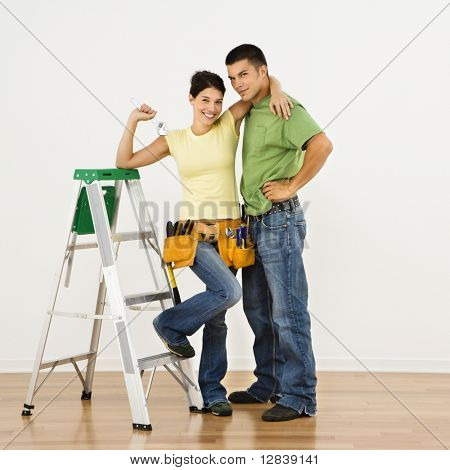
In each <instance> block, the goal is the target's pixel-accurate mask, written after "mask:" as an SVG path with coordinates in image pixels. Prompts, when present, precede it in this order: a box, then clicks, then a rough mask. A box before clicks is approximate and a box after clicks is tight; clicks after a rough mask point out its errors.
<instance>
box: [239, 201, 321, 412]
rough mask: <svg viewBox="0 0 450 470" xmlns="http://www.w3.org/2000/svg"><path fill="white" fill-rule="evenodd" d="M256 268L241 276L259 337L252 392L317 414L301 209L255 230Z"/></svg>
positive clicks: (273, 217) (264, 221) (248, 312)
mask: <svg viewBox="0 0 450 470" xmlns="http://www.w3.org/2000/svg"><path fill="white" fill-rule="evenodd" d="M250 235H251V237H252V238H253V240H254V242H255V248H256V262H255V264H254V265H253V266H250V267H248V268H244V269H243V271H242V287H243V303H244V311H245V314H246V316H247V320H248V322H249V324H250V327H251V328H252V330H253V333H254V334H255V343H254V346H253V352H254V355H255V360H256V369H255V372H254V373H255V376H256V378H257V381H256V382H255V383H254V384H253V385H252V386H251V387H250V388H249V389H248V393H250V394H251V395H252V396H253V397H254V398H256V399H257V400H260V401H262V402H266V401H268V400H269V398H270V397H271V396H272V395H279V396H281V398H280V400H279V401H278V403H279V404H280V405H283V406H286V407H288V408H293V409H294V410H297V411H298V412H306V413H307V414H309V415H315V414H316V383H317V379H316V372H315V360H314V354H313V350H312V342H311V320H310V316H309V312H308V284H307V281H306V274H305V269H304V266H303V259H302V252H303V245H304V240H305V236H306V222H305V217H304V214H303V210H302V208H301V207H298V208H296V209H295V210H293V211H290V210H288V211H280V212H276V213H274V214H270V215H267V216H263V217H262V219H261V220H254V221H253V222H251V224H250Z"/></svg>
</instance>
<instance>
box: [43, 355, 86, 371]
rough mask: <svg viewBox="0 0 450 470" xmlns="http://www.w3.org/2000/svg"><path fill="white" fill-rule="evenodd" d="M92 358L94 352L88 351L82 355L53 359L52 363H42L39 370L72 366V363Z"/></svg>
mask: <svg viewBox="0 0 450 470" xmlns="http://www.w3.org/2000/svg"><path fill="white" fill-rule="evenodd" d="M93 356H95V352H92V351H90V352H87V353H83V354H77V355H76V356H70V357H62V358H60V359H54V360H53V361H47V362H43V363H42V364H41V365H40V367H39V370H42V369H49V368H50V367H56V366H62V365H63V364H72V361H75V362H77V361H85V360H86V359H90V358H91V357H93Z"/></svg>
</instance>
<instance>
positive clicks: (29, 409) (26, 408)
mask: <svg viewBox="0 0 450 470" xmlns="http://www.w3.org/2000/svg"><path fill="white" fill-rule="evenodd" d="M32 410H34V405H27V404H26V403H24V404H23V410H22V416H31V414H32Z"/></svg>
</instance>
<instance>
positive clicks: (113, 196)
mask: <svg viewBox="0 0 450 470" xmlns="http://www.w3.org/2000/svg"><path fill="white" fill-rule="evenodd" d="M74 180H77V181H79V183H78V184H77V190H76V196H75V198H74V202H73V206H72V209H73V211H72V212H71V215H70V223H69V229H68V236H67V239H66V242H65V245H64V251H63V253H64V255H63V259H62V262H60V264H59V265H58V271H57V273H56V275H55V285H54V287H53V291H52V295H51V299H50V305H49V309H48V311H47V315H46V316H45V321H44V326H43V330H42V335H41V339H40V342H39V345H38V350H37V354H36V359H35V362H34V367H33V372H32V375H31V379H30V384H29V387H28V392H27V396H26V399H25V403H24V408H23V411H22V416H31V414H32V410H33V409H34V405H33V400H34V397H35V395H36V393H37V392H38V390H39V389H40V388H41V386H42V385H43V383H44V382H45V381H46V380H47V378H48V376H49V375H50V374H51V373H52V372H53V371H54V369H55V368H56V367H57V366H61V365H64V364H72V365H73V366H74V368H75V371H76V373H77V375H78V377H79V378H80V381H81V383H82V385H83V391H82V395H81V399H82V400H90V399H91V396H92V383H93V379H94V371H95V364H96V359H97V353H98V345H99V339H100V332H101V327H102V322H103V321H104V320H111V321H113V322H114V326H115V331H116V338H117V340H118V344H119V349H120V357H121V360H122V367H123V373H124V377H125V384H126V388H127V393H128V398H129V402H130V407H131V415H132V422H133V428H134V429H140V430H151V429H152V427H151V424H150V418H149V413H148V407H147V401H148V397H149V393H150V389H151V386H152V383H153V377H154V373H155V371H156V368H157V367H160V366H162V367H164V368H165V369H166V370H167V371H168V372H170V374H171V375H172V376H173V377H174V379H175V380H176V381H177V382H178V384H179V385H180V386H181V387H182V388H183V389H184V391H185V392H186V396H187V401H188V404H189V409H190V411H192V412H201V411H202V409H203V399H202V396H201V392H200V388H199V386H198V382H197V379H196V377H195V374H194V369H193V366H192V361H191V360H189V359H184V358H181V357H179V356H176V355H174V354H172V353H170V352H167V353H164V354H159V355H156V356H149V357H144V358H141V359H138V358H137V357H136V355H135V352H134V349H133V344H132V340H131V337H130V334H129V328H128V325H129V314H130V313H132V312H130V310H139V311H142V310H153V311H154V310H155V307H154V306H153V307H152V306H151V305H150V304H152V303H153V304H154V303H155V302H156V303H158V302H159V304H160V307H161V311H162V310H165V309H167V308H170V307H172V306H173V305H174V302H175V298H174V293H173V290H172V287H171V285H170V282H169V277H168V272H167V270H168V269H171V268H168V267H167V266H166V265H165V263H164V262H163V261H162V256H161V250H160V248H159V245H158V240H157V236H156V232H155V229H154V225H153V222H152V220H151V218H150V214H149V211H148V206H147V204H146V201H145V198H144V193H143V190H142V186H141V182H140V176H139V172H138V170H123V169H106V170H105V169H93V170H91V169H79V170H75V174H74ZM101 181H114V186H101V183H100V182H101ZM124 181H125V185H126V187H127V190H128V194H129V197H130V201H131V205H132V208H133V212H134V215H135V218H136V221H137V224H138V229H139V231H138V232H125V233H116V225H117V218H118V212H119V204H120V198H121V192H122V184H123V182H124ZM86 234H95V237H96V240H97V242H96V243H77V236H79V235H86ZM131 240H134V241H136V240H139V243H140V244H141V246H143V248H144V252H145V257H146V259H147V261H148V264H149V267H150V271H151V273H152V277H153V282H154V287H155V290H154V291H152V292H144V293H138V294H135V295H124V294H123V292H122V290H121V287H120V284H119V277H118V272H117V266H116V262H117V256H118V250H119V246H120V244H121V243H122V242H127V241H131ZM83 249H98V250H99V251H100V255H101V276H100V280H99V288H98V294H97V304H96V309H95V313H93V314H89V313H84V312H83V313H76V312H63V311H58V310H56V302H57V299H58V293H59V291H60V288H61V280H62V276H63V273H64V268H66V269H65V274H66V277H65V282H64V286H65V287H69V284H70V276H71V272H72V264H73V258H74V253H75V251H77V250H83ZM155 260H156V261H155ZM155 264H156V265H155ZM171 274H172V273H171ZM106 299H107V300H108V303H109V310H110V312H111V314H110V315H104V314H103V313H104V308H105V304H106ZM158 310H159V308H158ZM55 316H63V317H72V318H80V319H93V320H94V321H93V326H92V334H91V343H90V348H89V351H87V352H83V353H81V354H77V355H74V356H71V357H62V358H59V359H53V360H46V361H45V362H44V361H43V356H44V351H45V346H46V343H47V338H48V335H49V330H50V326H51V322H52V319H53V317H55ZM86 360H87V361H88V362H87V366H86V367H85V374H84V376H83V373H82V372H83V371H84V370H83V371H82V370H80V368H79V366H78V362H80V361H86ZM45 369H50V370H49V372H48V373H47V375H46V376H45V377H44V378H43V379H42V381H41V382H40V384H39V385H38V384H37V382H38V378H39V372H40V371H41V370H45ZM146 370H150V371H151V372H150V378H149V381H148V386H147V388H146V390H144V384H143V375H144V371H146Z"/></svg>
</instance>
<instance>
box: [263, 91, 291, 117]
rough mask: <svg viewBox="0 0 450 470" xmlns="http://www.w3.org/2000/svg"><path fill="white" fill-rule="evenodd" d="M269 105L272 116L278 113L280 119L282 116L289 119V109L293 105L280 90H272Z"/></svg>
mask: <svg viewBox="0 0 450 470" xmlns="http://www.w3.org/2000/svg"><path fill="white" fill-rule="evenodd" d="M269 106H270V110H271V111H272V114H273V115H274V116H275V115H276V114H278V117H279V118H280V119H281V118H283V117H284V119H286V121H287V120H288V119H289V116H290V115H291V109H294V105H293V104H292V101H291V100H290V99H289V97H288V96H287V95H285V94H284V93H283V92H282V91H280V92H277V91H274V92H273V93H272V97H271V98H270V103H269Z"/></svg>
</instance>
